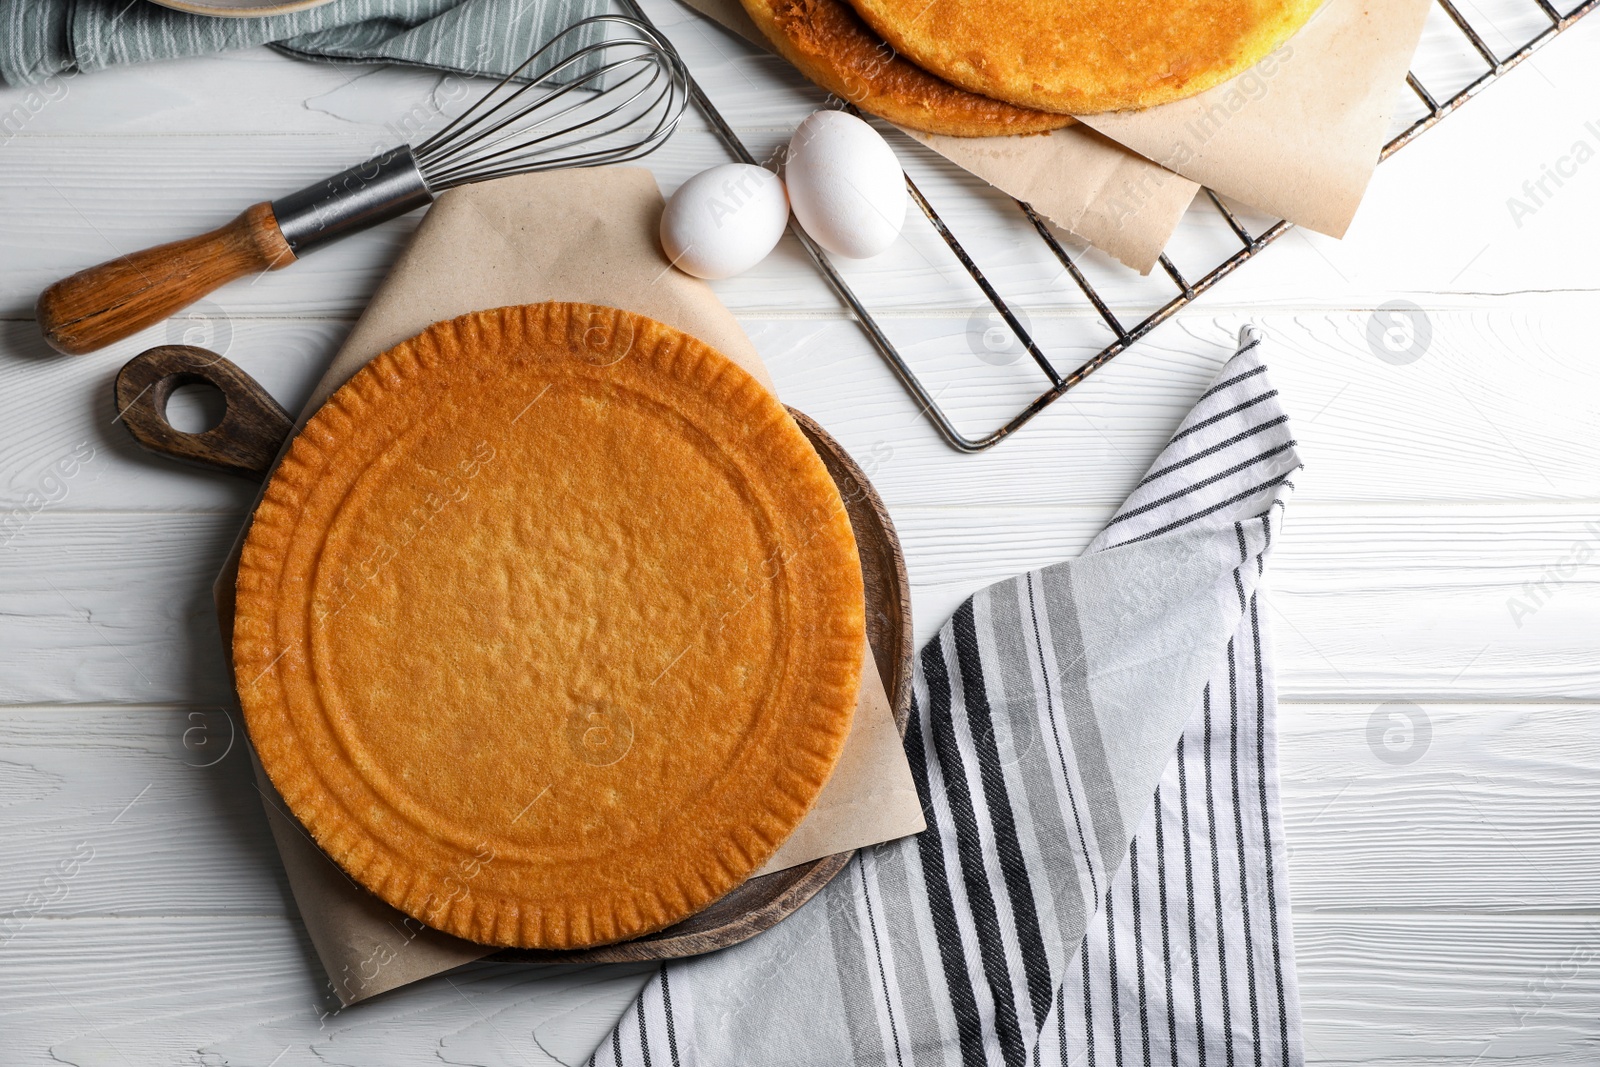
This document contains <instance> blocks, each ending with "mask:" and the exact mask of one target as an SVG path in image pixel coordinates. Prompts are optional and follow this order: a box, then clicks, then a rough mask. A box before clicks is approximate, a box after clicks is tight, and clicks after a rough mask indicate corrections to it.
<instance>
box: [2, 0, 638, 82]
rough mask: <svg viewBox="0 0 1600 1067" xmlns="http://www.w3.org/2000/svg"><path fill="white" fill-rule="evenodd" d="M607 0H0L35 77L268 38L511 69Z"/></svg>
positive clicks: (13, 51) (7, 38)
mask: <svg viewBox="0 0 1600 1067" xmlns="http://www.w3.org/2000/svg"><path fill="white" fill-rule="evenodd" d="M609 9H610V5H609V4H608V3H607V0H334V2H333V3H331V4H326V5H324V6H322V7H316V8H312V9H311V10H309V11H298V12H294V13H292V14H288V15H270V16H266V17H263V18H214V17H212V16H209V15H190V14H185V13H183V12H180V11H172V10H170V9H168V8H164V7H158V6H157V5H155V4H151V3H146V2H145V0H0V81H3V82H4V83H5V84H6V85H33V84H38V83H41V82H46V81H48V80H49V79H51V78H52V77H64V76H70V75H73V74H78V73H84V72H88V71H95V70H103V69H105V68H106V67H111V66H115V65H117V64H120V63H141V62H146V61H148V60H154V59H174V58H177V57H180V56H195V55H204V54H207V53H211V52H225V51H230V50H233V49H239V48H253V47H256V46H258V45H263V44H270V45H272V46H273V47H274V48H276V49H277V50H279V51H281V52H284V53H286V54H288V55H293V56H298V57H300V58H302V59H315V60H325V61H335V60H349V61H357V62H371V63H401V64H408V65H411V66H419V67H430V68H435V69H438V70H446V71H453V72H456V73H460V74H489V75H497V76H504V75H506V74H509V73H510V72H511V71H512V70H514V69H516V67H517V65H518V64H520V63H521V62H522V61H523V60H524V59H526V58H527V57H528V54H529V53H530V52H531V51H532V50H533V49H534V48H536V47H537V46H538V45H540V44H543V43H544V42H546V41H548V40H549V39H550V38H551V37H553V36H555V34H556V33H558V32H560V31H561V30H562V29H564V28H565V27H567V26H570V25H572V24H573V23H575V22H577V21H578V20H580V19H582V18H585V17H587V16H589V15H596V14H601V13H603V12H605V11H607V10H609Z"/></svg>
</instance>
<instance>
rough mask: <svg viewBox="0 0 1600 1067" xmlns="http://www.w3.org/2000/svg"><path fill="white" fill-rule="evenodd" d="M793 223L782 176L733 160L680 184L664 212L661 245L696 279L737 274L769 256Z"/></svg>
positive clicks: (681, 267) (669, 256)
mask: <svg viewBox="0 0 1600 1067" xmlns="http://www.w3.org/2000/svg"><path fill="white" fill-rule="evenodd" d="M788 223H789V198H788V196H787V195H786V194H785V193H784V191H783V182H782V180H780V179H779V177H778V176H777V175H776V174H774V173H772V172H771V171H770V170H766V169H764V168H762V167H755V166H751V165H750V164H748V163H728V164H724V165H723V166H720V167H712V168H711V169H710V170H703V171H701V172H700V173H699V174H696V175H695V176H694V177H693V178H690V179H689V180H688V181H686V182H684V183H683V184H682V185H680V186H678V191H677V192H675V193H673V194H672V199H670V200H668V201H667V207H666V210H665V211H663V212H662V213H661V250H662V251H663V252H665V253H666V254H667V258H668V259H669V260H671V261H672V265H673V266H675V267H677V268H678V269H679V270H681V271H683V272H685V273H687V274H693V275H694V276H695V277H696V278H731V277H732V276H733V275H735V274H740V273H743V272H744V271H747V270H749V269H750V268H751V267H753V266H755V265H756V264H757V263H760V262H761V261H762V260H763V259H765V258H767V253H768V252H771V251H772V249H773V247H774V246H775V245H777V243H778V238H780V237H782V236H783V228H784V227H785V226H787V225H788Z"/></svg>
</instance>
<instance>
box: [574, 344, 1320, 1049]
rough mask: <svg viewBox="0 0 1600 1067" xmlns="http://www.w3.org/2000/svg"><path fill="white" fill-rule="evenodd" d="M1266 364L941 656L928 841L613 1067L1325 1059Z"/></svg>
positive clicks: (672, 999) (1280, 470)
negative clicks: (1299, 929)
mask: <svg viewBox="0 0 1600 1067" xmlns="http://www.w3.org/2000/svg"><path fill="white" fill-rule="evenodd" d="M1258 352H1259V341H1258V340H1257V339H1256V338H1255V337H1254V335H1253V334H1250V333H1249V332H1248V331H1247V333H1246V335H1245V336H1243V337H1242V338H1241V348H1240V350H1239V352H1238V354H1237V355H1235V356H1234V357H1233V358H1232V359H1231V360H1230V361H1229V362H1228V363H1227V365H1226V366H1225V367H1224V368H1223V370H1222V372H1221V373H1220V374H1219V376H1218V378H1217V380H1216V382H1215V384H1214V385H1213V386H1212V387H1211V388H1210V389H1209V390H1208V391H1207V392H1206V393H1205V394H1204V395H1203V396H1202V397H1201V398H1200V399H1199V401H1198V402H1197V403H1196V405H1195V408H1194V410H1193V411H1192V412H1191V413H1190V414H1189V416H1188V417H1187V418H1186V419H1185V420H1184V422H1183V424H1182V425H1181V426H1180V427H1179V430H1178V432H1177V433H1176V434H1175V435H1174V436H1173V438H1172V441H1171V443H1170V444H1169V445H1168V447H1167V448H1166V449H1165V450H1164V451H1163V452H1162V454H1161V456H1160V457H1159V458H1158V460H1157V461H1156V463H1155V465H1154V466H1153V467H1152V468H1151V471H1150V474H1149V475H1148V476H1147V477H1146V478H1145V479H1144V480H1143V481H1142V482H1141V483H1140V484H1139V486H1138V487H1136V489H1135V490H1134V492H1133V493H1132V494H1131V495H1130V497H1129V499H1128V501H1127V502H1126V503H1125V504H1124V505H1123V507H1122V508H1121V509H1120V510H1119V511H1118V512H1117V514H1116V516H1114V517H1113V519H1112V521H1111V522H1110V523H1109V524H1108V525H1107V526H1106V528H1105V530H1104V531H1103V532H1102V533H1101V534H1100V536H1099V537H1097V538H1096V539H1095V541H1094V542H1093V543H1092V544H1091V545H1090V547H1089V550H1088V551H1087V552H1085V554H1084V555H1083V556H1082V557H1080V558H1078V559H1076V560H1072V561H1069V562H1066V563H1062V564H1057V565H1055V566H1052V567H1047V568H1045V569H1043V570H1040V571H1035V572H1031V573H1028V574H1023V575H1020V576H1018V577H1016V578H1014V579H1011V580H1008V581H1005V582H1001V583H998V584H997V585H994V586H991V587H989V588H988V589H985V590H983V591H981V592H979V593H978V594H976V595H975V596H973V597H972V598H971V599H970V600H968V601H967V602H966V603H964V604H963V605H962V606H961V607H960V608H959V609H958V610H957V611H956V613H955V615H954V617H953V618H952V619H951V620H950V621H949V623H947V624H946V626H945V627H944V629H942V630H941V631H940V632H939V634H938V636H937V637H936V638H934V640H932V641H931V642H929V644H928V645H927V647H925V648H924V649H923V650H922V652H921V653H920V654H919V656H918V658H917V664H916V672H915V678H914V690H915V706H914V716H913V721H912V723H911V726H910V729H909V730H908V733H907V737H906V748H907V754H908V756H909V758H910V762H911V766H912V772H913V776H914V778H915V779H916V782H917V787H918V791H919V793H920V795H921V798H922V802H923V806H924V809H925V814H926V816H927V820H928V829H927V830H925V831H924V832H923V833H921V834H919V835H917V836H916V837H914V838H907V839H904V840H901V841H893V842H888V843H886V844H883V845H879V846H876V847H874V848H871V849H867V850H863V851H862V852H861V853H860V854H859V856H858V857H857V858H856V860H855V861H853V862H852V863H851V864H850V866H849V867H848V868H847V869H846V870H845V871H844V873H842V874H841V875H840V876H839V877H838V878H836V879H835V880H834V882H833V883H831V884H830V885H829V886H828V887H827V888H826V889H824V890H823V892H822V893H821V894H819V895H818V897H817V898H816V899H815V900H813V901H812V902H811V903H810V904H808V905H807V906H806V907H804V908H802V909H801V910H800V911H799V912H797V913H796V914H795V915H793V916H791V917H790V918H789V919H787V920H785V921H784V922H783V923H781V924H780V925H779V926H777V927H775V928H773V929H772V930H770V931H768V932H766V933H765V934H762V935H761V936H759V937H757V938H754V939H752V940H751V941H748V942H745V943H744V944H741V945H738V946H735V947H734V948H731V949H727V950H724V951H722V952H719V953H714V954H711V955H709V956H703V957H697V958H693V959H687V960H682V961H677V962H672V963H668V964H665V965H663V966H662V968H661V970H660V971H659V973H658V974H657V975H656V976H655V978H654V979H653V980H652V981H650V982H649V983H648V984H647V985H646V986H645V989H644V992H643V993H642V994H641V996H640V998H639V1001H638V1002H637V1003H636V1004H635V1005H634V1006H633V1008H632V1009H631V1010H630V1011H629V1012H628V1013H627V1015H625V1016H624V1018H623V1019H622V1021H621V1023H620V1024H619V1025H618V1027H617V1029H616V1030H615V1032H614V1033H613V1034H612V1035H611V1036H610V1038H609V1039H608V1040H607V1041H606V1042H605V1043H604V1044H602V1046H601V1047H600V1049H598V1050H597V1052H596V1053H595V1057H594V1060H593V1063H594V1064H595V1065H597V1067H635V1065H658V1067H665V1065H669V1064H670V1065H671V1067H684V1065H689V1064H700V1065H707V1067H710V1065H716V1067H734V1065H745V1064H762V1065H763V1067H779V1065H793V1067H801V1065H806V1067H842V1065H856V1067H868V1065H891V1064H892V1065H894V1067H908V1065H917V1067H927V1065H942V1067H980V1065H982V1067H1026V1065H1028V1064H1038V1065H1046V1064H1048V1065H1052V1067H1053V1065H1056V1064H1063V1065H1065V1064H1080V1063H1082V1064H1116V1065H1118V1067H1122V1065H1134V1064H1138V1065H1142V1067H1152V1065H1157V1064H1164V1065H1171V1067H1178V1065H1194V1067H1203V1065H1205V1064H1207V1063H1211V1064H1216V1065H1219V1067H1221V1065H1224V1064H1225V1065H1228V1067H1235V1065H1243V1064H1250V1065H1265V1067H1294V1065H1298V1064H1300V1063H1302V1062H1303V1055H1302V1052H1301V1048H1300V1037H1299V1008H1298V997H1297V994H1296V989H1295V982H1294V965H1293V950H1292V946H1291V944H1290V931H1289V924H1288V919H1289V916H1288V897H1287V890H1286V877H1285V871H1284V849H1283V834H1282V828H1281V825H1280V823H1279V820H1278V813H1277V793H1276V765H1275V751H1274V748H1275V742H1274V735H1273V732H1272V730H1273V717H1274V708H1275V704H1274V694H1273V690H1272V671H1271V668H1270V665H1269V663H1270V654H1271V653H1270V646H1269V644H1268V641H1267V634H1266V628H1265V624H1264V618H1263V606H1262V601H1261V597H1260V594H1259V587H1260V583H1261V581H1262V578H1263V577H1264V575H1265V569H1266V559H1267V556H1268V553H1269V551H1270V549H1271V546H1272V543H1273V540H1274V539H1275V537H1276V532H1277V528H1278V525H1279V519H1280V516H1281V513H1282V506H1283V504H1284V502H1285V500H1286V498H1287V494H1288V492H1289V491H1290V489H1291V488H1292V484H1291V482H1290V478H1291V476H1292V474H1293V472H1294V471H1295V470H1296V469H1297V468H1298V467H1299V458H1298V456H1297V454H1296V451H1295V444H1294V441H1293V439H1292V437H1291V436H1290V434H1289V427H1288V421H1287V418H1286V417H1285V416H1284V415H1283V412H1282V410H1281V409H1280V408H1279V406H1278V403H1277V397H1276V393H1275V391H1274V390H1273V389H1272V388H1271V386H1270V383H1269V382H1268V379H1267V375H1266V371H1265V367H1264V365H1263V364H1262V363H1261V362H1260V360H1259V358H1258Z"/></svg>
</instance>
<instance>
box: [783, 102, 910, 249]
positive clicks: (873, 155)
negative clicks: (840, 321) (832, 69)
mask: <svg viewBox="0 0 1600 1067" xmlns="http://www.w3.org/2000/svg"><path fill="white" fill-rule="evenodd" d="M783 180H784V184H786V185H787V186H788V187H789V205H790V207H792V208H793V209H794V217H795V218H796V219H798V220H799V222H800V225H801V226H803V227H805V231H806V233H808V234H810V235H811V239H812V240H814V241H816V242H817V244H819V245H821V246H822V247H823V248H826V249H827V250H828V251H830V252H832V253H834V254H836V255H840V256H844V257H845V258H847V259H867V258H869V257H871V256H875V255H877V254H878V253H880V252H882V251H884V250H885V249H886V248H888V247H889V246H890V245H892V244H894V242H895V238H897V237H899V236H900V228H901V227H902V226H903V225H905V221H906V179H905V175H904V174H903V173H902V172H901V170H900V161H899V160H898V159H896V158H895V155H894V149H892V148H890V147H889V145H888V143H887V142H886V141H884V139H883V138H882V137H880V136H878V131H877V130H874V129H873V128H872V127H871V126H868V125H867V124H866V123H865V122H862V121H861V120H860V119H858V118H856V117H855V116H854V115H846V114H845V113H844V112H842V111H818V112H816V113H815V114H813V115H810V116H808V117H807V118H806V120H805V121H804V122H802V123H801V124H800V128H799V129H797V130H795V131H794V137H792V138H790V140H789V155H788V159H787V160H786V161H785V163H784V168H783Z"/></svg>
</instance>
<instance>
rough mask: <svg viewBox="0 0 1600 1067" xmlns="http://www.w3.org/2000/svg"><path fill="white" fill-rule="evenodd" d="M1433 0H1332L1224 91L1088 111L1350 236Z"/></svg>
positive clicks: (1276, 212) (1224, 186)
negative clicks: (1129, 107)
mask: <svg viewBox="0 0 1600 1067" xmlns="http://www.w3.org/2000/svg"><path fill="white" fill-rule="evenodd" d="M1431 4H1432V0H1381V2H1379V3H1371V2H1369V0H1327V3H1325V4H1323V5H1322V7H1321V9H1319V10H1318V11H1317V13H1316V14H1315V15H1314V16H1312V19H1311V21H1310V22H1308V23H1306V25H1305V26H1303V27H1302V28H1301V30H1300V32H1299V33H1297V34H1295V35H1294V36H1293V37H1291V38H1290V39H1289V40H1288V41H1286V42H1284V44H1283V45H1282V46H1280V47H1279V48H1278V50H1277V51H1275V52H1273V53H1272V54H1271V55H1269V56H1267V57H1266V58H1265V59H1263V60H1262V61H1261V62H1259V63H1257V64H1256V65H1255V66H1254V67H1252V68H1251V69H1250V70H1247V71H1245V72H1244V73H1243V74H1241V75H1239V76H1238V77H1236V78H1233V79H1232V80H1230V81H1226V82H1224V83H1222V84H1221V85H1218V86H1216V87H1215V88H1213V89H1208V90H1207V91H1205V92H1203V93H1201V94H1199V95H1198V96H1193V97H1190V98H1189V99H1187V100H1178V101H1174V102H1173V103H1170V104H1163V105H1161V106H1160V107H1153V108H1148V109H1147V110H1144V111H1126V112H1111V113H1107V114H1104V115H1085V116H1083V118H1082V119H1081V120H1080V121H1082V122H1084V123H1086V124H1088V125H1090V126H1092V127H1094V128H1095V129H1097V130H1099V131H1100V132H1101V133H1104V134H1105V135H1106V136H1108V137H1110V138H1112V139H1113V140H1115V141H1119V142H1121V143H1122V144H1125V145H1127V146H1128V147H1129V148H1131V149H1133V150H1134V151H1135V152H1138V153H1140V154H1141V155H1144V156H1146V157H1148V158H1150V159H1152V160H1155V161H1156V162H1157V163H1160V164H1161V165H1162V166H1165V167H1169V168H1171V169H1172V170H1175V171H1177V172H1178V173H1180V174H1184V175H1187V176H1188V177H1190V178H1193V179H1194V180H1195V181H1197V182H1199V183H1201V184H1202V185H1206V186H1209V187H1210V188H1212V189H1214V190H1216V191H1217V192H1219V193H1222V194H1223V195H1225V196H1229V197H1232V198H1234V199H1236V200H1238V201H1240V202H1242V203H1245V204H1249V205H1250V206H1251V207H1254V208H1257V209H1258V210H1260V211H1263V212H1266V213H1268V214H1271V215H1273V216H1274V217H1281V218H1285V219H1288V220H1289V221H1290V222H1293V223H1296V224H1298V225H1301V226H1304V227H1306V228H1307V229H1312V230H1316V231H1317V232H1318V233H1325V234H1328V235H1329V236H1330V237H1343V236H1344V232H1345V230H1346V229H1348V228H1349V226H1350V220H1351V219H1353V218H1354V217H1355V213H1356V208H1357V206H1358V205H1360V203H1361V196H1362V194H1363V193H1365V192H1366V189H1367V183H1368V182H1369V181H1371V180H1372V171H1373V169H1374V168H1375V167H1377V165H1378V152H1379V151H1380V150H1381V149H1382V148H1383V141H1384V134H1385V133H1386V132H1387V131H1388V127H1389V118H1390V115H1391V113H1392V110H1393V107H1394V102H1395V98H1396V96H1397V94H1399V93H1400V92H1401V91H1403V90H1404V88H1405V79H1406V68H1407V67H1408V66H1409V65H1410V63H1411V55H1412V53H1413V52H1415V51H1416V49H1417V41H1418V40H1419V39H1420V38H1421V36H1422V23H1423V20H1424V19H1425V18H1426V16H1427V14H1428V8H1429V7H1430V6H1431Z"/></svg>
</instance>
